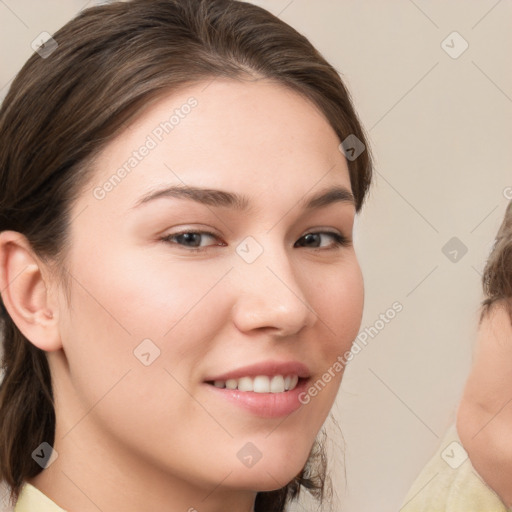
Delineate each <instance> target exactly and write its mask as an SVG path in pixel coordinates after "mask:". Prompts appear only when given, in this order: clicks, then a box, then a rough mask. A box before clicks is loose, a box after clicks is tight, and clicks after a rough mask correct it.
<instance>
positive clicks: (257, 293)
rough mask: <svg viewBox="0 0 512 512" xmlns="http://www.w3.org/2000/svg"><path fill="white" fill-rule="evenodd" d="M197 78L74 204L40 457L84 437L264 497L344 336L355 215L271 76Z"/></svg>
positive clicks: (192, 477)
mask: <svg viewBox="0 0 512 512" xmlns="http://www.w3.org/2000/svg"><path fill="white" fill-rule="evenodd" d="M207 85H208V84H207V83H200V84H195V85H193V86H188V87H187V88H185V89H183V90H181V91H179V92H173V93H172V94H170V95H168V96H165V97H162V98H160V99H159V100H158V101H155V102H154V103H152V104H151V105H150V106H149V107H148V108H147V110H145V111H144V113H143V114H142V115H141V116H140V117H138V118H137V120H136V121H135V122H134V123H133V124H132V125H130V127H129V128H127V129H126V130H125V131H124V132H123V133H121V134H120V135H119V136H118V137H117V138H116V139H115V140H114V141H112V142H111V143H110V144H109V145H108V146H107V147H106V148H105V150H104V151H103V152H102V153H101V154H99V155H98V158H97V160H96V162H95V170H94V173H93V174H92V175H91V176H92V177H91V180H90V182H89V183H88V185H87V187H86V188H84V190H83V191H82V193H81V195H80V197H79V198H78V200H77V201H76V202H75V203H74V204H73V206H72V211H71V214H70V218H71V219H72V221H71V226H70V233H69V235H70V248H69V252H68V253H67V259H66V269H67V271H69V274H70V288H69V290H68V291H69V300H70V301H69V303H68V302H67V299H66V295H65V291H64V290H63V289H57V293H58V301H59V307H60V311H59V329H60V333H61V338H62V349H63V350H62V351H58V352H51V353H49V355H50V365H51V369H52V374H53V380H54V382H55V392H56V396H57V406H56V407H57V415H58V426H57V430H58V434H57V436H56V449H57V451H58V450H59V443H61V444H60V446H63V443H64V442H67V443H74V444H80V443H83V441H82V440H84V439H87V440H91V439H94V440H95V442H102V444H101V446H102V447H103V448H102V450H104V452H105V457H111V456H114V455H113V454H114V452H115V453H124V454H125V455H124V456H125V457H134V458H136V459H137V460H138V461H139V463H140V464H147V465H148V467H149V466H151V467H153V468H158V470H159V471H162V472H166V473H168V474H172V475H173V476H174V477H176V478H179V479H183V480H186V481H189V482H190V481H192V482H195V483H197V485H202V486H205V487H209V488H213V487H214V486H215V485H217V484H219V483H220V481H221V480H223V479H224V480H223V485H225V486H227V487H232V488H237V489H247V490H249V489H254V490H265V489H275V488H277V487H280V486H283V485H285V484H286V483H287V482H288V481H290V480H291V479H292V478H293V477H294V476H295V475H296V474H297V473H298V472H299V471H300V469H301V468H302V467H303V465H304V463H305V462H306V460H307V457H308V455H309V451H310V449H311V447H312V444H313V442H314V438H315V436H316V434H317V433H318V431H319V429H320V428H321V426H322V423H323V422H324V420H325V419H326V417H327V415H328V413H329V410H330V408H331V406H332V404H333V401H334V399H335V396H336V393H337V391H338V388H339V385H340V381H341V377H342V371H333V370H332V367H333V365H334V363H335V362H336V360H337V357H338V356H340V355H342V354H343V353H345V352H346V351H347V350H348V349H349V348H350V346H351V343H352V341H353V340H354V338H355V337H356V336H357V332H358V329H359V327H360V322H361V315H362V308H363V280H362V276H361V272H360V267H359V265H358V262H357V259H356V254H355V252H354V247H353V245H352V230H353V223H354V215H355V206H354V203H353V201H352V200H351V186H350V179H349V173H348V168H347V163H346V160H345V157H344V155H343V154H342V153H341V152H340V151H339V149H338V146H339V142H340V141H339V139H338V138H337V136H336V134H335V132H334V130H333V129H332V127H331V126H330V124H329V123H328V121H327V120H326V119H325V117H324V116H323V115H322V114H321V113H320V111H319V110H318V109H317V108H316V107H315V106H313V104H312V103H310V102H309V101H308V100H306V99H305V98H304V97H302V96H301V95H299V94H297V93H296V92H293V91H291V90H290V89H288V88H285V87H284V86H282V85H279V84H277V83H274V82H271V81H269V80H257V81H232V80H224V79H215V80H214V81H213V82H211V83H210V85H208V86H207ZM186 105H188V106H186ZM171 116H174V117H172V119H171ZM166 123H167V124H166ZM143 147H145V148H146V149H142V148H143ZM134 152H135V154H134ZM123 166H124V172H123V171H119V169H122V168H123ZM213 191H215V192H213ZM320 196H322V197H323V199H319V197H320ZM314 199H316V200H314ZM330 368H331V377H330V378H327V379H326V378H322V376H323V375H324V374H325V372H327V371H328V370H329V369H330ZM319 379H320V380H321V384H318V385H317V392H316V393H315V396H309V395H308V394H307V392H308V389H310V388H311V386H313V385H314V384H315V383H318V381H319ZM318 389H320V390H319V391H318ZM306 396H308V397H309V400H305V399H304V397H306ZM300 397H302V400H300V399H299V398H300ZM306 401H308V403H307V404H303V402H306ZM66 433H67V435H66V436H65V441H64V440H61V441H59V435H63V434H66ZM126 454H128V455H126ZM83 463H84V464H85V465H86V464H87V462H86V461H83Z"/></svg>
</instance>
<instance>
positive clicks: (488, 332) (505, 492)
mask: <svg viewBox="0 0 512 512" xmlns="http://www.w3.org/2000/svg"><path fill="white" fill-rule="evenodd" d="M511 361H512V325H511V321H510V317H509V315H508V312H507V311H506V309H505V307H504V306H503V305H502V304H500V303H497V304H496V305H495V306H494V307H493V308H492V309H491V311H490V313H489V314H487V315H486V316H485V317H484V318H483V320H482V323H481V324H480V326H479V329H478V336H477V345H476V348H475V354H474V360H473V365H472V369H471V372H470V375H469V377H468V380H467V382H466V386H465V389H464V393H463V397H462V400H461V403H460V405H459V409H458V412H457V431H458V434H459V437H460V440H461V442H462V445H463V446H464V449H465V450H466V451H467V453H468V456H469V458H470V460H471V463H472V464H473V466H474V467H475V469H476V471H477V472H478V474H479V475H480V476H481V477H482V478H483V479H484V481H485V482H486V483H487V484H488V485H489V486H490V487H491V488H492V489H494V491H495V492H496V494H498V496H499V497H500V498H501V500H502V501H503V502H504V503H505V505H507V507H511V506H512V489H511V488H510V482H511V480H512V436H511V435H510V425H512V391H511V387H510V382H512V365H511V364H510V362H511Z"/></svg>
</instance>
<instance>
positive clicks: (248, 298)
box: [233, 233, 316, 335]
mask: <svg viewBox="0 0 512 512" xmlns="http://www.w3.org/2000/svg"><path fill="white" fill-rule="evenodd" d="M236 252H237V258H239V261H237V264H236V272H235V275H234V276H233V277H234V279H236V280H237V282H236V290H237V291H236V297H235V307H234V311H235V313H234V320H235V323H237V325H238V327H239V329H241V330H250V329H255V328H263V327H268V328H274V329H277V330H279V331H280V334H281V335H290V334H294V333H296V332H298V331H300V330H301V329H302V328H303V327H304V326H311V325H313V323H314V321H315V319H316V314H315V312H314V310H313V308H312V306H311V305H310V304H309V303H308V293H307V289H305V288H304V286H303V285H302V284H301V282H300V279H297V272H296V270H295V269H294V268H293V261H292V260H291V254H290V249H287V248H286V247H285V246H284V244H283V243H282V239H281V238H279V237H278V236H277V233H274V234H267V235H261V236H259V237H258V240H256V238H254V237H247V238H246V239H245V240H243V241H242V242H241V243H240V244H239V245H238V247H237V248H236Z"/></svg>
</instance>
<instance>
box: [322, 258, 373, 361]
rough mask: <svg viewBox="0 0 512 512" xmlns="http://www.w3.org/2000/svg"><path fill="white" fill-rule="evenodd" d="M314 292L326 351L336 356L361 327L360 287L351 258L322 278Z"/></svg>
mask: <svg viewBox="0 0 512 512" xmlns="http://www.w3.org/2000/svg"><path fill="white" fill-rule="evenodd" d="M320 282H321V285H320V286H318V287H317V288H315V291H314V303H315V306H314V307H315V311H316V313H317V315H318V321H319V323H320V324H321V325H322V328H323V329H324V330H325V334H326V338H325V340H326V347H327V350H329V351H330V353H331V356H332V354H333V353H336V355H338V354H339V353H340V351H343V350H346V349H348V348H350V345H351V344H352V342H353V340H354V339H355V338H356V336H357V333H358V331H359V328H360V326H361V320H362V314H363V305H364V284H363V276H362V273H361V269H360V267H359V264H358V262H357V259H356V258H355V256H354V257H352V258H350V259H347V261H346V262H344V264H343V265H340V266H339V267H337V268H335V269H334V268H333V270H332V272H328V273H326V274H324V275H323V277H322V280H321V281H320Z"/></svg>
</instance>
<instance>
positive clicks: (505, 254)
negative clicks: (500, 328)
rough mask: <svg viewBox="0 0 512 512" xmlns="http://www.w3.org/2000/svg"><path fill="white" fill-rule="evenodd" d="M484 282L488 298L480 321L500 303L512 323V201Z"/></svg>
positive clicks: (485, 270)
mask: <svg viewBox="0 0 512 512" xmlns="http://www.w3.org/2000/svg"><path fill="white" fill-rule="evenodd" d="M482 284H483V289H484V293H485V295H486V298H485V299H484V300H483V302H482V312H481V315H480V321H482V320H483V318H484V317H485V316H486V315H487V314H488V313H490V311H491V310H492V309H493V307H495V306H498V305H499V306H503V307H505V309H506V310H507V312H508V314H509V316H510V322H511V323H512V201H511V202H510V203H509V204H508V207H507V210H506V212H505V216H504V218H503V221H502V223H501V226H500V228H499V230H498V234H497V235H496V238H495V240H494V244H493V247H492V250H491V253H490V255H489V258H488V259H487V263H486V265H485V269H484V273H483V277H482Z"/></svg>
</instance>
